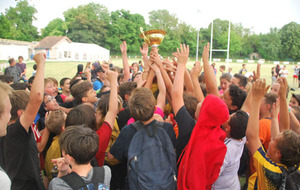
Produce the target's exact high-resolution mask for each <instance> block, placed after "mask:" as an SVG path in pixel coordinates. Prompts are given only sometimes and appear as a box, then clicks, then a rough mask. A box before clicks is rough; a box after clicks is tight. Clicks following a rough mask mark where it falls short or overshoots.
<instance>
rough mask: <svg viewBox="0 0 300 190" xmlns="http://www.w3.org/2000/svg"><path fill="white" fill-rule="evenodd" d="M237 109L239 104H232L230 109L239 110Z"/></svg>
mask: <svg viewBox="0 0 300 190" xmlns="http://www.w3.org/2000/svg"><path fill="white" fill-rule="evenodd" d="M237 109H238V107H237V106H234V105H231V106H230V110H233V111H234V110H237Z"/></svg>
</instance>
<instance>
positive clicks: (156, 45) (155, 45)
mask: <svg viewBox="0 0 300 190" xmlns="http://www.w3.org/2000/svg"><path fill="white" fill-rule="evenodd" d="M158 46H159V45H158V44H153V45H152V46H151V47H152V48H158Z"/></svg>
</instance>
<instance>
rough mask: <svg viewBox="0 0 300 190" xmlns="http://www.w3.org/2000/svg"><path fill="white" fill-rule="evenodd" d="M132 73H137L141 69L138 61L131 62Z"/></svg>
mask: <svg viewBox="0 0 300 190" xmlns="http://www.w3.org/2000/svg"><path fill="white" fill-rule="evenodd" d="M131 69H132V73H133V74H135V73H137V72H138V71H139V65H138V63H137V62H134V63H132V64H131Z"/></svg>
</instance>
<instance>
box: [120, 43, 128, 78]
mask: <svg viewBox="0 0 300 190" xmlns="http://www.w3.org/2000/svg"><path fill="white" fill-rule="evenodd" d="M120 49H121V53H122V62H123V74H124V81H128V80H129V78H130V72H129V64H128V58H127V44H126V41H123V43H122V44H121V45H120Z"/></svg>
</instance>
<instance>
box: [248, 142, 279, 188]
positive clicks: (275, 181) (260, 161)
mask: <svg viewBox="0 0 300 190" xmlns="http://www.w3.org/2000/svg"><path fill="white" fill-rule="evenodd" d="M253 165H254V167H255V169H256V172H255V173H254V174H253V175H252V176H251V177H250V178H249V181H248V190H252V189H259V190H265V189H266V190H267V189H270V190H273V189H279V187H280V185H281V181H282V178H283V174H282V172H281V170H280V168H279V166H284V165H282V164H277V163H275V162H273V161H272V160H271V159H270V158H268V157H267V153H266V152H265V150H264V148H263V147H260V148H259V149H258V150H257V151H256V152H255V153H254V155H253ZM255 183H256V184H255ZM255 187H257V188H255Z"/></svg>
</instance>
